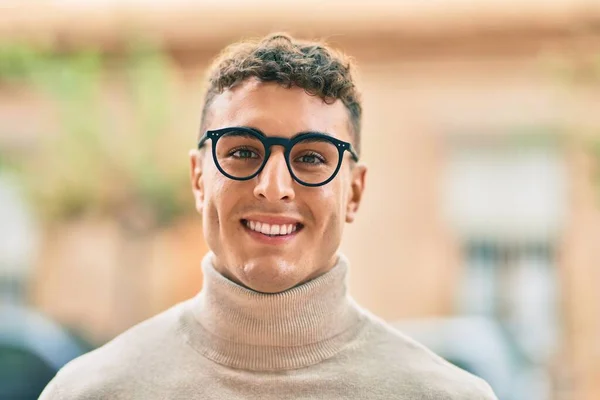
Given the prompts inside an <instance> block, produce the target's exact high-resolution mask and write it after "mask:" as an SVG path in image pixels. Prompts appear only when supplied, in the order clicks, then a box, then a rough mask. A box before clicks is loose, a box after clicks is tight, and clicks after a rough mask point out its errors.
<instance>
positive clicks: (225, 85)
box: [201, 33, 362, 154]
mask: <svg viewBox="0 0 600 400" xmlns="http://www.w3.org/2000/svg"><path fill="white" fill-rule="evenodd" d="M353 69H354V66H353V63H352V61H351V60H350V59H349V58H348V57H347V56H345V55H344V54H342V53H340V52H337V51H335V50H333V49H331V48H329V47H327V46H326V45H325V44H323V43H320V42H311V41H302V40H297V39H294V38H292V37H291V36H290V35H288V34H285V33H276V34H271V35H269V36H266V37H264V38H263V39H259V40H251V41H244V42H240V43H236V44H233V45H230V46H228V47H226V48H225V49H224V50H223V52H222V53H221V54H220V55H219V56H218V57H217V58H216V59H215V61H214V62H213V64H212V66H211V67H210V68H209V73H208V89H207V91H206V95H205V99H204V106H203V108H202V120H201V126H204V124H205V119H206V116H207V113H208V110H209V107H210V104H211V103H212V100H213V99H214V98H215V96H216V95H218V94H220V93H223V91H225V90H227V89H229V88H232V87H234V86H236V85H238V84H239V83H241V82H243V81H245V80H246V79H248V78H251V77H255V78H258V79H259V80H261V81H263V82H277V83H279V84H281V85H283V86H284V87H288V88H289V87H292V86H297V87H300V88H303V89H304V90H305V91H306V93H308V94H309V95H312V96H319V97H321V98H322V99H323V101H325V102H326V103H328V104H331V103H333V102H335V101H336V100H337V99H339V100H341V101H342V103H343V104H344V105H345V106H346V108H347V110H348V113H349V117H350V119H349V122H350V128H351V132H352V135H353V139H354V147H355V149H356V151H357V152H360V125H361V114H362V108H361V104H360V94H359V92H358V89H357V87H356V85H355V83H354V80H353V77H352V74H351V70H353ZM201 133H202V132H201ZM359 154H360V153H359Z"/></svg>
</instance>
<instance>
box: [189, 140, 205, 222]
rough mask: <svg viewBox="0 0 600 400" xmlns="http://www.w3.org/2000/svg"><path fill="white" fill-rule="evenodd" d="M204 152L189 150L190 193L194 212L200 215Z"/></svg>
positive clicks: (202, 193)
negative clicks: (193, 202)
mask: <svg viewBox="0 0 600 400" xmlns="http://www.w3.org/2000/svg"><path fill="white" fill-rule="evenodd" d="M204 153H205V152H204V151H202V150H197V149H192V150H190V153H189V156H190V179H191V183H192V193H193V194H194V201H195V203H196V210H197V211H198V213H200V215H202V209H203V207H204V181H203V179H202V169H203V161H204Z"/></svg>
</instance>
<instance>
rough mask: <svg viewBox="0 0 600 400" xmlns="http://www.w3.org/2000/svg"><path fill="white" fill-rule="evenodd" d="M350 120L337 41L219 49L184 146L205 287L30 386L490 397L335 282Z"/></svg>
mask: <svg viewBox="0 0 600 400" xmlns="http://www.w3.org/2000/svg"><path fill="white" fill-rule="evenodd" d="M360 119H361V106H360V101H359V96H358V92H357V89H356V87H355V85H354V82H353V79H352V76H351V65H350V63H349V62H348V61H347V60H346V59H345V58H344V57H343V56H342V55H339V54H337V53H334V52H333V51H332V50H330V49H328V48H327V47H324V46H322V45H320V44H318V43H312V42H302V41H297V40H294V39H292V38H290V37H289V36H286V35H272V36H269V37H267V38H264V39H263V40H261V41H257V42H245V43H241V44H238V45H235V46H232V47H229V48H227V49H226V50H225V51H224V53H223V54H222V55H221V56H220V57H219V58H218V59H217V60H216V61H215V62H214V64H213V67H212V69H211V72H210V75H209V81H208V91H207V95H206V100H205V105H204V109H203V112H202V123H201V132H200V136H199V143H198V149H195V150H193V151H191V152H190V164H191V182H192V190H193V193H194V197H195V201H196V208H197V210H198V212H199V213H200V214H201V215H202V217H203V218H202V221H203V228H204V236H205V239H206V241H207V243H208V246H209V248H210V249H211V252H210V253H209V254H208V255H207V256H206V257H205V258H204V260H203V262H202V268H203V272H204V287H203V289H202V291H201V292H200V293H199V295H198V296H197V297H196V298H194V299H191V300H189V301H186V302H184V303H181V304H178V305H176V306H174V307H173V308H171V309H170V310H168V311H166V312H164V313H162V314H160V315H158V316H156V317H154V318H152V319H150V320H148V321H146V322H143V323H141V324H139V325H137V326H135V327H133V328H132V329H130V330H129V331H127V332H125V333H124V334H122V335H120V336H119V337H117V338H116V339H114V340H113V341H111V342H110V343H108V344H106V345H105V346H103V347H101V348H99V349H97V350H95V351H93V352H91V353H89V354H87V355H84V356H83V357H81V358H79V359H76V360H74V361H72V362H71V363H70V364H68V365H67V366H66V367H64V368H63V369H62V370H61V371H60V372H59V373H58V375H57V377H56V378H55V379H54V380H53V381H52V382H51V383H50V384H49V385H48V387H47V388H46V390H45V392H44V393H43V394H42V399H97V398H107V399H215V400H216V399H223V400H235V399H261V400H267V399H415V400H416V399H431V400H433V399H461V400H485V399H494V398H495V396H494V394H493V393H492V391H491V389H490V388H489V386H488V385H487V384H486V383H485V382H484V381H482V380H481V379H479V378H476V377H474V376H472V375H470V374H468V373H467V372H464V371H462V370H461V369H459V368H457V367H454V366H452V365H451V364H449V363H447V362H446V361H444V360H442V359H441V358H440V357H438V356H436V355H435V354H433V353H432V352H430V351H429V350H427V349H426V348H424V347H423V346H421V345H419V344H418V343H416V342H415V341H413V340H411V339H409V338H407V337H406V336H404V335H402V334H401V333H399V332H397V331H395V330H394V329H392V328H390V327H389V326H388V325H386V324H385V323H384V322H383V321H382V320H380V319H379V318H377V317H375V316H373V315H372V314H370V313H369V312H368V311H366V310H364V309H362V308H361V307H360V306H358V305H357V304H356V303H355V302H354V301H353V300H352V299H351V298H350V297H349V295H348V293H347V290H346V282H345V281H346V274H347V273H348V260H347V259H346V258H345V257H344V256H343V255H342V254H340V253H339V251H338V248H339V245H340V241H341V237H342V231H343V228H344V224H345V223H350V222H352V221H353V220H354V218H355V215H356V212H357V210H358V206H359V204H360V201H361V198H362V193H363V191H364V187H365V174H366V167H365V166H364V165H363V164H361V163H360V162H359V154H360ZM375 267H376V266H375Z"/></svg>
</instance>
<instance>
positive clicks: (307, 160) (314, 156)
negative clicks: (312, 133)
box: [296, 152, 325, 165]
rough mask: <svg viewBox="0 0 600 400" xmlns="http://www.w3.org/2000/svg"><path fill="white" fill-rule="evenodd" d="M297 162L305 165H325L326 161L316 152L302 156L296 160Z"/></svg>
mask: <svg viewBox="0 0 600 400" xmlns="http://www.w3.org/2000/svg"><path fill="white" fill-rule="evenodd" d="M296 160H297V161H299V162H301V163H304V164H314V165H317V164H323V163H325V159H324V158H323V157H322V156H321V155H320V154H318V153H315V152H310V153H307V154H304V155H301V156H300V157H298V158H296Z"/></svg>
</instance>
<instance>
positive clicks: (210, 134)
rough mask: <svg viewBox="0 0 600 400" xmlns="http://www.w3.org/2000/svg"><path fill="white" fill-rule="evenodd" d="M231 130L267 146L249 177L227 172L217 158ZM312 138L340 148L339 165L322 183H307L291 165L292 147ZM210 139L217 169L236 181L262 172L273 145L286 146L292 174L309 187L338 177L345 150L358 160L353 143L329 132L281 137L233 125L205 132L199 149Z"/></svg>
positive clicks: (286, 156) (285, 153)
mask: <svg viewBox="0 0 600 400" xmlns="http://www.w3.org/2000/svg"><path fill="white" fill-rule="evenodd" d="M229 132H244V133H248V134H250V135H252V136H254V137H256V138H257V139H258V140H259V141H260V142H261V143H262V145H263V146H264V148H265V157H264V160H263V161H262V164H261V166H260V167H259V168H258V169H257V170H256V172H255V173H253V174H252V175H250V176H248V177H245V178H239V177H236V176H233V175H230V174H228V173H227V172H225V170H223V168H222V167H221V165H220V164H219V161H218V159H217V142H218V141H219V139H220V138H221V137H223V135H225V134H226V133H229ZM311 138H318V139H323V140H327V141H329V142H331V143H332V144H333V145H334V146H336V148H337V149H338V165H337V167H336V168H335V171H334V172H333V174H331V177H329V179H327V180H325V181H323V182H321V183H307V182H304V181H302V180H300V179H299V178H298V177H297V176H296V175H295V174H294V171H293V170H292V166H291V165H290V153H291V151H292V147H293V146H294V145H295V144H296V143H298V142H300V141H302V140H305V139H311ZM208 139H211V142H212V155H213V160H214V162H215V165H216V166H217V169H218V170H219V171H220V172H221V173H222V174H223V175H225V176H226V177H227V178H229V179H233V180H236V181H247V180H250V179H252V178H254V177H256V176H257V175H258V174H260V173H261V172H262V170H263V169H264V167H265V165H267V162H268V161H269V158H270V157H271V147H273V146H282V147H283V148H284V158H285V163H286V165H287V168H288V171H289V173H290V175H291V176H292V178H293V179H294V180H295V181H296V182H298V183H299V184H301V185H303V186H308V187H318V186H323V185H326V184H328V183H329V182H331V181H332V180H333V179H334V178H335V177H336V175H337V174H338V172H339V170H340V168H341V166H342V162H343V159H344V152H346V151H348V152H349V153H350V155H351V156H352V159H353V160H354V161H355V162H358V154H357V153H356V151H355V150H354V148H353V147H352V144H351V143H348V142H345V141H343V140H340V139H337V138H335V137H333V136H331V135H327V134H324V133H320V132H301V133H299V134H297V135H295V136H294V137H292V138H291V139H290V138H285V137H280V136H266V135H265V134H264V133H262V132H261V131H260V130H258V129H255V128H250V127H246V126H233V127H228V128H221V129H215V130H207V131H206V132H205V133H204V135H203V136H202V138H200V140H199V141H198V150H200V149H201V148H202V146H204V143H205V142H206V141H207V140H208Z"/></svg>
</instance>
